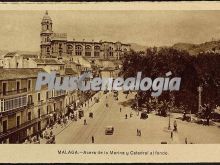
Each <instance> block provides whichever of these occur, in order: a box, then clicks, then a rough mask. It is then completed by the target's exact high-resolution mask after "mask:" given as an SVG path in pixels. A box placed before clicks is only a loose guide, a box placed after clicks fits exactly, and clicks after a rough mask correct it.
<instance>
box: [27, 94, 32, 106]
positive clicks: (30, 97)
mask: <svg viewBox="0 0 220 165" xmlns="http://www.w3.org/2000/svg"><path fill="white" fill-rule="evenodd" d="M32 103H33V100H32V95H29V96H28V104H32Z"/></svg>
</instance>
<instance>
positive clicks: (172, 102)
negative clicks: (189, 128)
mask: <svg viewBox="0 0 220 165" xmlns="http://www.w3.org/2000/svg"><path fill="white" fill-rule="evenodd" d="M174 99H175V97H174V95H171V106H174ZM166 106H167V107H168V110H169V124H168V130H171V123H170V122H171V121H170V108H171V106H170V105H169V104H168V103H166Z"/></svg>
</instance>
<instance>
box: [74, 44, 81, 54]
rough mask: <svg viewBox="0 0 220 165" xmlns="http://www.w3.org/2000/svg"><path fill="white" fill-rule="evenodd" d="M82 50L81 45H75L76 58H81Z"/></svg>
mask: <svg viewBox="0 0 220 165" xmlns="http://www.w3.org/2000/svg"><path fill="white" fill-rule="evenodd" d="M82 50H83V48H82V46H81V45H76V52H75V54H76V55H77V56H81V55H82Z"/></svg>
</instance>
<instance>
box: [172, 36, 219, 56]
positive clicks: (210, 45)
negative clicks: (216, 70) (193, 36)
mask: <svg viewBox="0 0 220 165" xmlns="http://www.w3.org/2000/svg"><path fill="white" fill-rule="evenodd" d="M172 47H173V48H174V49H177V50H186V51H188V52H189V54H191V55H197V54H199V53H200V52H207V51H215V52H217V51H219V50H220V40H218V41H209V42H204V43H202V44H191V43H176V44H174V45H173V46H172Z"/></svg>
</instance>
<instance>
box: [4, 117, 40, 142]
mask: <svg viewBox="0 0 220 165" xmlns="http://www.w3.org/2000/svg"><path fill="white" fill-rule="evenodd" d="M38 121H40V119H39V118H36V119H33V120H30V121H27V122H25V123H22V124H20V125H19V126H15V127H13V128H10V129H8V130H7V131H5V132H0V140H1V139H4V138H5V137H7V136H9V135H11V134H13V133H15V132H17V131H20V130H22V129H24V128H27V127H29V126H31V125H33V124H35V123H36V122H38Z"/></svg>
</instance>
